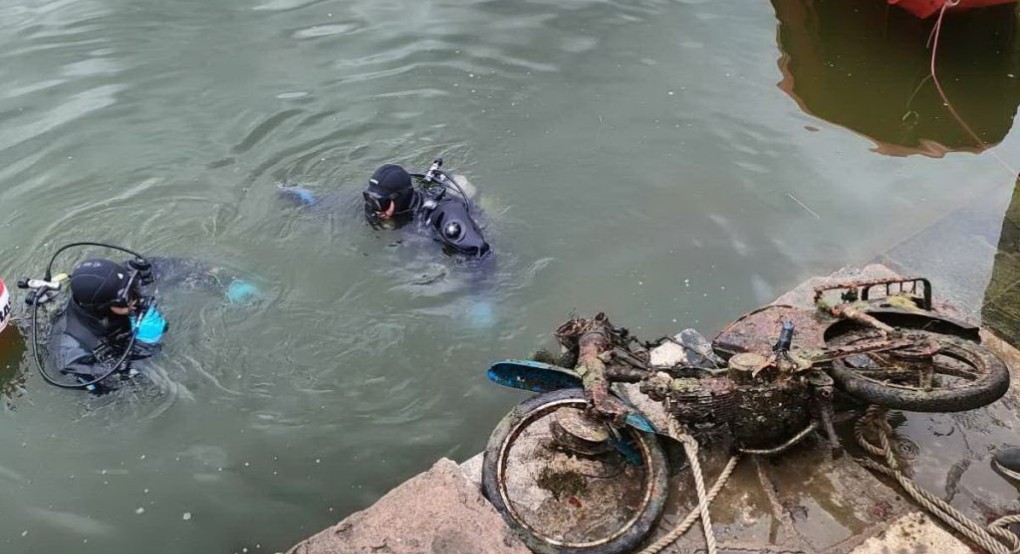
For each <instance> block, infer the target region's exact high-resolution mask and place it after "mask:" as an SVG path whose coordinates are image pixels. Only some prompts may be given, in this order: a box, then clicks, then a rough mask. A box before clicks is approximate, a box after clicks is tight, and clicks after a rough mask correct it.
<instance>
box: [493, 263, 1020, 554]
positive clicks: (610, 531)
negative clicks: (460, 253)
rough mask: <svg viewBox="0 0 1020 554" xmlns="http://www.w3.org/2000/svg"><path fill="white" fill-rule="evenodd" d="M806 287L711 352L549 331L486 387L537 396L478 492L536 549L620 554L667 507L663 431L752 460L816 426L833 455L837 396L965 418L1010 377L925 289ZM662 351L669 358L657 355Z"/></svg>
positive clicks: (609, 328) (739, 324)
mask: <svg viewBox="0 0 1020 554" xmlns="http://www.w3.org/2000/svg"><path fill="white" fill-rule="evenodd" d="M814 292H815V298H814V300H815V308H814V309H808V308H802V307H795V306H790V305H769V306H766V307H763V308H759V309H757V310H755V311H752V312H750V313H748V314H746V315H744V316H743V317H741V318H739V319H737V320H736V321H734V322H733V323H730V324H729V325H728V326H726V327H725V328H724V329H723V330H722V331H721V332H720V333H719V334H718V335H717V336H716V337H715V339H714V340H712V341H711V342H710V343H709V342H708V341H707V340H706V339H704V338H703V337H701V336H700V335H698V334H697V332H696V331H693V330H686V331H684V332H682V333H680V334H679V335H677V336H676V337H665V338H663V339H660V340H659V341H655V342H650V343H642V342H641V341H639V340H637V339H636V338H635V337H633V336H632V335H631V334H630V333H629V332H628V331H627V330H626V329H624V328H621V327H615V326H613V325H612V324H611V323H610V322H609V319H608V318H607V317H606V316H605V315H604V314H598V315H597V316H595V317H593V318H590V319H584V318H579V317H574V318H572V319H570V320H569V321H567V322H566V323H564V324H563V325H561V326H560V327H559V328H558V329H557V331H556V333H555V334H556V338H557V340H558V342H559V343H560V345H561V346H562V347H563V351H564V355H563V356H562V357H561V360H560V361H559V363H558V364H556V365H553V364H547V363H541V362H537V361H534V360H504V361H502V362H498V363H496V364H493V365H492V366H491V367H490V369H489V371H488V376H489V378H490V379H491V380H492V381H494V382H496V383H498V384H501V385H505V386H509V387H514V388H519V389H524V390H528V391H531V392H537V393H540V394H538V395H536V396H533V397H531V398H529V399H527V400H525V401H524V402H522V403H521V404H519V405H517V406H516V407H514V408H513V410H512V411H511V412H510V413H509V414H507V415H506V416H505V417H504V418H503V419H502V421H501V422H500V423H499V425H498V426H497V427H496V429H495V430H494V431H493V432H492V434H491V436H490V439H489V441H488V445H487V448H486V451H485V453H484V456H483V465H482V485H483V489H484V492H485V494H486V496H487V497H488V498H489V500H490V501H491V502H492V504H493V505H494V506H495V507H496V509H497V510H498V511H499V512H500V513H501V514H502V515H503V517H504V519H505V520H506V521H507V523H508V524H509V525H510V527H511V529H513V530H514V531H515V532H516V533H517V534H518V535H519V536H520V537H521V538H522V539H523V540H524V541H525V543H526V544H527V545H528V546H529V547H530V548H531V549H532V550H534V551H535V552H539V553H543V554H564V553H570V554H615V553H620V552H628V551H630V550H632V549H633V548H635V547H636V546H637V545H639V544H640V543H641V541H642V540H644V539H645V537H646V536H647V535H648V534H649V533H650V531H651V530H652V528H653V526H654V525H655V523H656V521H657V520H658V518H659V517H660V516H661V514H662V512H663V510H664V506H665V501H666V497H667V493H666V491H667V479H668V477H669V471H670V463H669V461H668V460H667V453H666V451H665V450H664V448H663V445H662V444H661V443H660V439H659V436H660V435H668V434H669V430H667V429H666V428H664V427H667V426H673V425H676V426H679V428H681V429H683V431H684V432H685V433H688V434H690V435H692V436H694V437H696V438H697V439H698V440H699V442H701V443H702V444H713V445H720V444H721V445H723V446H722V447H723V448H728V449H730V450H733V451H738V452H743V453H750V454H760V455H775V454H779V453H781V452H783V451H785V450H787V449H788V448H790V447H792V446H793V445H795V444H797V443H799V442H801V441H802V440H803V439H805V438H806V437H808V436H811V435H813V434H815V432H816V431H821V432H822V433H823V434H824V436H825V438H826V439H827V441H828V443H829V444H830V445H831V447H832V448H833V449H835V450H838V448H839V439H838V437H837V436H836V433H835V430H834V424H833V415H834V408H833V395H834V391H835V390H839V391H842V392H843V393H845V395H846V396H847V397H848V398H850V399H852V400H857V401H859V402H858V403H860V402H863V403H866V404H877V405H880V406H885V407H888V408H892V409H900V410H908V411H921V412H951V411H963V410H971V409H975V408H979V407H981V406H984V405H987V404H989V403H991V402H994V401H995V400H997V399H998V398H999V397H1001V396H1002V395H1003V394H1005V392H1006V389H1007V388H1008V386H1009V372H1008V370H1007V368H1006V366H1005V365H1004V364H1003V362H1002V361H1001V360H1000V359H999V358H998V357H996V356H995V355H994V354H993V353H991V352H990V351H989V350H988V349H987V348H985V347H984V346H982V345H981V344H980V336H979V333H978V331H979V329H978V328H977V327H976V326H973V325H970V324H967V323H964V322H961V321H958V320H955V319H953V318H949V317H945V316H943V315H941V314H939V313H937V312H935V311H934V310H933V308H932V289H931V283H930V282H929V281H928V280H927V279H923V278H891V279H874V280H857V281H847V282H841V283H836V284H832V285H827V286H823V287H819V288H816V289H815V291H814ZM660 347H664V348H661V349H660ZM671 350H672V351H673V357H672V359H666V360H665V361H663V359H661V358H663V356H658V357H659V358H660V359H656V358H657V355H658V354H659V353H661V352H662V351H666V353H667V354H668V353H669V351H671ZM666 358H669V356H666ZM564 366H565V367H564ZM566 367H572V368H573V369H572V370H571V369H566ZM635 389H636V390H635ZM642 398H643V400H641V401H640V402H639V401H638V400H639V399H642ZM642 402H643V403H644V404H642ZM648 403H658V404H659V405H660V406H661V407H662V408H664V410H662V411H663V414H664V417H665V418H666V421H667V422H668V423H667V424H663V423H662V422H661V420H660V421H659V423H658V425H656V424H653V422H652V419H653V418H651V416H650V413H651V412H650V410H648V409H647V405H648ZM638 405H642V406H644V407H643V408H638V407H637V406H638ZM674 465H677V463H676V462H674Z"/></svg>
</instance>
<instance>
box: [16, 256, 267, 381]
mask: <svg viewBox="0 0 1020 554" xmlns="http://www.w3.org/2000/svg"><path fill="white" fill-rule="evenodd" d="M76 246H102V247H106V248H111V249H114V250H118V251H122V252H125V253H128V254H131V255H133V256H134V258H132V259H131V260H129V261H127V262H126V263H123V264H121V263H117V262H114V261H112V260H108V259H102V258H92V259H88V260H85V261H84V262H82V263H80V264H79V265H78V266H77V267H76V268H75V270H74V272H73V273H72V274H71V275H70V277H68V276H67V275H65V274H60V275H57V276H55V277H54V276H53V273H52V268H53V261H54V260H55V259H56V257H57V255H59V254H60V253H61V252H63V251H64V250H67V249H68V248H71V247H76ZM222 273H223V272H221V271H220V270H219V269H218V268H215V267H210V266H207V265H205V264H202V263H199V262H196V261H192V260H183V259H178V258H149V259H147V258H145V257H142V256H141V255H140V254H137V253H135V252H133V251H131V250H127V249H124V248H121V247H118V246H113V245H107V244H101V243H74V244H70V245H67V246H64V247H62V248H61V249H59V250H58V251H57V253H56V254H54V256H53V258H52V259H51V260H50V264H49V266H48V267H47V269H46V277H44V278H43V279H25V280H22V281H21V282H19V283H18V285H19V287H20V288H27V289H31V290H30V292H29V293H28V297H27V298H26V302H27V303H28V304H29V305H30V306H32V317H31V322H32V350H33V356H34V357H35V361H36V363H37V365H38V369H39V371H40V373H41V375H42V376H43V378H44V379H45V380H46V381H47V382H49V383H51V384H53V385H56V386H59V387H62V388H83V389H87V390H90V391H93V392H100V393H101V392H106V391H107V390H110V389H113V388H116V386H115V385H114V384H113V383H112V380H108V378H109V377H111V376H114V375H121V376H123V377H130V376H132V375H133V374H134V373H135V371H134V369H133V368H132V366H131V362H133V361H137V360H141V359H144V358H148V357H150V356H152V355H154V354H155V353H156V352H158V351H159V350H160V348H161V346H162V340H163V335H164V333H165V332H166V331H167V329H168V325H167V322H166V320H165V319H163V315H162V314H161V313H160V311H159V309H158V308H157V306H156V304H157V302H156V297H155V295H156V290H155V285H156V283H159V284H160V285H161V286H171V287H175V288H180V287H181V286H187V287H189V288H192V289H194V288H208V289H214V290H224V289H225V290H226V297H227V299H228V300H229V301H230V302H240V301H245V300H247V299H249V298H250V297H252V296H256V295H257V292H258V291H257V288H256V287H255V286H254V285H253V284H251V283H248V282H246V281H243V280H240V279H234V278H229V277H227V276H225V275H223V274H222ZM65 281H66V282H67V283H68V286H69V288H70V292H71V293H70V295H69V296H70V297H69V298H68V299H67V301H66V303H64V305H63V306H62V307H61V308H60V309H59V310H58V311H57V313H56V316H55V318H54V320H53V325H52V327H51V329H50V333H49V338H48V340H47V346H48V348H47V351H48V354H49V356H48V357H47V359H46V360H45V362H44V361H43V359H42V357H41V356H40V355H39V349H38V346H37V344H38V336H37V333H38V331H37V329H38V320H39V315H38V311H39V306H41V305H44V304H47V303H48V302H50V301H52V300H54V299H56V298H57V297H58V296H59V294H60V290H61V288H62V286H63V283H64V282H65Z"/></svg>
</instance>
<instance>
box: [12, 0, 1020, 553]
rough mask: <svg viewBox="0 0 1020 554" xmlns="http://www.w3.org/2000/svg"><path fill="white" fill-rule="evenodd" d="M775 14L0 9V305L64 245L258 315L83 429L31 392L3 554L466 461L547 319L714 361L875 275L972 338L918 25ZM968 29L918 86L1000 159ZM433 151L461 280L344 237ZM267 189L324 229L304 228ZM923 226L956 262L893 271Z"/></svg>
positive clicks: (178, 541) (446, 264)
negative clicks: (180, 275) (679, 346)
mask: <svg viewBox="0 0 1020 554" xmlns="http://www.w3.org/2000/svg"><path fill="white" fill-rule="evenodd" d="M800 4H801V3H799V2H790V1H780V0H775V1H774V2H773V5H770V4H769V3H766V2H728V3H727V2H706V1H694V0H691V1H667V0H639V1H634V2H618V1H601V0H568V1H564V0H560V1H555V2H553V1H542V0H534V1H527V2H497V1H481V0H475V1H463V0H456V1H454V0H447V1H442V0H416V1H410V0H404V1H379V0H374V1H369V0H356V1H350V2H339V1H321V0H320V1H316V0H249V1H243V0H214V1H204V2H197V1H180V2H171V3H166V2H153V1H151V0H135V1H132V2H125V1H115V0H57V1H51V2H42V1H25V2H16V3H15V2H7V3H5V4H3V5H0V82H2V83H3V85H2V86H0V229H2V234H0V237H2V239H3V256H2V257H0V275H3V276H4V278H5V279H6V280H8V281H9V282H11V281H14V280H15V279H16V278H19V277H24V276H29V275H36V274H38V273H39V272H40V271H41V269H42V267H43V266H44V264H45V262H46V260H47V259H48V257H49V255H50V254H51V253H52V252H53V251H54V250H55V249H56V248H57V247H58V246H59V245H60V244H62V243H63V242H67V241H70V240H74V239H79V238H94V239H106V240H112V241H120V242H123V243H125V244H127V245H129V246H132V247H135V248H138V249H142V250H144V251H146V252H149V253H153V254H160V255H174V256H185V257H193V258H197V259H201V260H205V261H208V262H211V263H215V264H218V265H220V266H222V267H224V268H226V269H228V270H230V271H231V272H233V273H235V274H238V275H243V276H247V277H248V278H250V279H253V280H255V281H256V282H258V283H259V284H260V286H261V288H262V290H263V292H264V296H263V299H262V300H261V301H260V302H258V303H256V304H254V305H250V306H229V305H226V304H225V303H223V302H222V301H220V300H219V299H217V298H214V297H211V296H209V295H201V294H193V295H186V294H177V295H173V294H169V295H167V297H166V300H165V304H164V305H165V308H166V313H167V316H168V318H169V319H171V322H172V324H173V326H174V330H173V334H172V335H171V337H170V339H169V342H168V344H167V349H166V352H165V355H164V356H163V357H162V358H161V359H160V360H159V361H158V363H157V364H156V365H157V366H158V370H159V371H162V372H165V375H166V376H167V377H168V379H169V383H170V384H169V385H166V386H164V387H162V388H152V387H150V388H140V389H138V390H131V391H124V393H123V394H118V395H113V396H112V397H103V398H101V399H90V398H86V397H85V396H83V395H81V394H77V393H74V392H65V391H60V390H56V389H54V388H51V387H47V386H45V385H44V384H43V383H42V381H41V379H39V378H38V376H37V375H34V374H32V373H27V374H26V379H27V381H26V382H25V383H24V385H23V387H24V392H23V393H22V394H20V396H15V397H14V398H13V399H12V400H11V407H9V408H8V409H7V411H5V412H3V413H2V415H0V444H2V445H3V448H2V450H0V486H2V488H3V492H4V493H3V495H0V549H2V550H3V551H5V552H45V553H50V552H68V551H72V550H73V551H75V552H79V553H91V552H97V553H98V552H102V553H108V552H118V553H120V552H123V553H127V552H140V551H146V552H153V553H159V552H183V551H197V552H224V553H229V552H240V551H242V549H244V548H247V549H248V552H258V551H264V552H269V551H275V550H281V549H284V548H286V547H287V546H289V545H290V544H292V543H294V542H296V541H297V540H298V539H300V538H301V537H303V536H304V535H306V534H309V533H311V532H314V531H317V530H318V529H320V528H322V527H324V526H326V525H328V524H329V523H332V522H334V521H336V520H337V519H339V518H340V517H342V516H343V515H345V514H348V513H350V512H352V511H354V510H357V509H360V508H363V507H365V506H367V505H369V504H370V503H371V502H372V501H374V500H375V499H377V498H378V497H379V496H380V495H381V494H383V493H384V492H385V491H387V490H388V489H389V488H390V487H392V486H394V485H395V484H397V483H399V482H400V481H401V480H403V479H405V478H407V477H409V476H410V475H413V474H415V473H417V472H419V471H422V470H424V469H426V468H427V467H428V466H429V465H430V464H431V463H432V461H433V460H434V459H435V458H437V457H439V456H449V457H453V458H455V459H462V458H465V457H467V456H469V455H471V454H473V453H475V452H476V451H478V450H479V449H480V448H481V447H482V445H483V444H484V441H485V439H486V436H487V434H488V432H489V430H490V429H491V427H492V426H493V425H494V424H495V422H496V421H497V420H498V418H499V417H500V416H501V415H502V413H504V412H505V410H506V409H507V408H508V407H509V406H510V405H512V404H513V403H514V402H515V401H517V400H518V397H517V396H516V395H514V394H510V393H507V392H506V391H503V390H498V389H497V387H495V386H494V385H490V384H489V383H487V381H486V380H485V378H484V369H485V368H486V366H487V364H488V363H489V362H491V361H493V360H496V359H499V358H501V357H507V356H521V355H525V354H527V353H529V352H530V351H532V350H533V349H534V348H536V347H538V346H543V345H547V344H548V343H547V339H546V337H547V336H548V333H549V331H551V330H552V328H553V326H554V325H555V324H556V323H557V322H558V321H560V320H561V319H562V318H563V317H564V316H565V315H566V314H567V313H568V312H569V311H570V310H574V309H576V310H578V311H581V312H590V311H594V310H600V309H604V310H607V311H609V312H610V313H612V314H613V317H614V321H618V322H621V323H625V324H627V325H629V326H631V327H632V328H635V330H636V331H638V332H640V333H642V334H644V335H648V336H657V335H661V334H664V333H666V332H669V331H673V330H676V329H678V328H679V327H681V326H686V325H691V326H696V327H698V328H700V329H702V330H703V331H704V332H705V333H706V334H710V333H713V332H714V331H715V330H717V329H718V328H720V326H721V325H722V324H724V323H725V322H727V321H729V320H731V319H733V318H735V317H736V316H738V315H739V314H740V313H742V312H744V311H747V310H749V309H751V308H754V307H756V306H757V305H759V304H760V303H763V302H766V301H769V300H771V299H772V298H773V297H774V296H776V295H778V294H779V293H780V292H782V291H784V290H785V289H787V288H789V287H790V286H792V285H794V284H796V283H797V282H798V281H800V280H801V279H803V278H805V277H808V276H810V275H814V274H819V273H828V272H830V271H832V270H834V269H836V268H838V267H840V266H841V265H845V264H860V263H864V262H867V261H869V260H873V259H876V258H881V257H882V256H884V255H885V256H887V258H888V259H889V260H891V261H894V262H899V263H900V265H901V266H902V267H908V268H910V267H916V268H922V269H923V268H926V267H927V266H925V263H929V262H930V260H938V259H939V257H940V256H941V257H943V258H942V259H945V260H946V261H945V262H944V263H941V264H932V263H929V265H934V267H935V269H939V268H942V269H943V270H944V271H943V274H942V275H936V278H938V279H942V281H940V282H939V283H940V284H942V289H943V290H945V291H947V292H950V293H953V294H954V295H955V296H957V297H960V298H963V299H964V300H963V302H964V303H969V306H970V307H971V308H972V309H973V311H975V312H979V311H980V310H981V307H982V306H983V305H984V290H985V287H986V286H988V283H989V282H990V280H991V279H992V274H993V266H994V267H995V269H996V271H998V270H999V267H1002V266H1001V264H1000V265H995V264H996V260H997V259H998V258H996V249H995V245H997V244H998V243H999V239H1000V235H1001V236H1003V237H1006V236H1013V235H1012V234H1009V235H1007V233H1006V232H1005V231H1004V229H1005V228H1004V224H1003V214H1004V213H1005V211H1006V207H1007V206H1008V205H1009V203H1010V198H1011V196H1012V194H1013V190H1014V177H1013V176H1012V175H1010V174H1009V173H1008V172H1007V171H1005V170H1004V169H1003V167H1002V166H1001V165H1000V164H999V163H998V162H997V161H996V160H995V159H994V158H993V157H992V156H991V155H990V154H989V153H985V154H981V155H975V154H974V151H975V150H977V149H978V148H977V144H976V143H975V142H973V141H971V139H970V137H969V136H968V135H966V134H964V133H961V132H960V129H959V128H958V126H956V125H955V122H954V121H953V120H951V119H949V118H948V117H949V116H948V115H947V114H946V112H945V110H943V109H941V108H942V106H941V103H940V101H939V99H938V98H937V96H935V95H934V93H933V90H932V87H931V83H930V82H926V81H925V75H926V64H927V58H926V56H927V54H926V52H925V51H924V42H925V40H926V38H927V29H926V28H925V27H923V26H918V25H915V24H913V23H911V22H909V21H908V20H906V19H905V18H900V17H897V16H896V15H895V12H893V13H891V14H889V13H886V10H885V8H884V7H883V5H882V4H881V3H880V2H876V4H877V7H875V8H871V7H868V6H867V3H866V2H859V3H858V2H855V3H853V4H854V5H856V4H861V6H859V7H854V8H852V9H848V8H845V7H843V8H841V7H840V6H838V5H837V4H840V3H837V2H814V3H812V6H813V7H812V8H810V9H805V8H804V7H802V6H800ZM805 4H807V3H805ZM992 15H993V17H994V20H995V23H994V24H982V21H980V20H977V21H976V22H975V21H974V20H972V19H966V20H961V22H960V23H959V24H958V25H956V27H957V28H956V29H953V28H952V27H953V26H952V25H951V26H950V29H947V34H946V37H947V38H946V39H945V40H944V41H943V42H942V44H941V45H940V53H942V54H940V55H944V56H945V63H944V64H943V65H940V67H939V72H940V77H941V78H942V80H943V82H944V85H945V88H946V90H947V93H949V94H950V95H951V96H952V97H953V98H954V102H955V104H956V105H957V108H958V109H959V111H960V112H961V113H962V114H963V115H964V116H965V117H966V118H967V119H968V121H970V122H971V123H972V125H973V126H974V127H975V130H976V132H977V133H978V134H979V135H980V138H981V140H982V142H986V143H988V144H995V145H996V146H995V147H994V149H995V152H997V153H998V154H999V155H1000V156H1001V157H1002V158H1003V159H1004V160H1006V161H1007V162H1009V163H1020V134H1018V132H1017V131H1016V130H1014V129H1013V128H1012V119H1013V115H1014V113H1015V112H1016V108H1017V104H1018V103H1020V97H1018V90H1017V84H1016V76H1017V75H1020V69H1018V68H1017V67H1016V66H1017V56H1018V53H1020V49H1018V48H1017V46H1016V41H1015V40H1014V35H1015V29H1014V25H1013V24H1012V23H1013V20H1014V18H1012V16H1011V12H1009V11H1008V10H1007V11H999V12H995V13H993V14H992ZM777 16H778V17H777ZM986 17H987V16H986ZM987 21H988V20H987V19H986V22H987ZM878 25H881V26H882V32H881V33H877V34H876V31H875V29H876V26H878ZM999 26H1001V28H999ZM888 52H893V53H891V54H889V55H883V54H884V53H888ZM780 83H782V86H777V85H779V84H780ZM939 145H942V146H939ZM947 148H948V150H950V152H949V153H946V150H947ZM955 150H963V151H962V152H953V151H955ZM925 154H927V155H925ZM942 154H945V155H943V156H942V157H934V156H933V155H942ZM435 155H443V156H444V157H445V158H446V160H447V165H448V166H449V167H451V168H455V169H456V170H458V172H459V173H462V174H464V175H466V176H467V177H468V178H469V179H470V180H471V181H472V182H473V183H474V184H475V185H476V186H477V187H478V188H479V189H481V191H482V196H481V201H480V202H481V206H482V207H483V208H484V210H485V214H486V217H485V219H486V225H487V234H488V235H489V237H490V239H491V242H492V243H493V245H494V247H495V248H496V250H497V251H498V256H497V258H496V263H495V265H494V267H490V268H488V269H487V270H485V271H484V272H481V273H479V272H476V271H472V270H470V269H467V268H464V267H461V266H459V265H458V264H456V263H454V262H453V261H451V260H449V259H445V258H442V257H441V256H438V254H437V250H436V249H435V248H434V247H432V245H431V244H429V243H428V241H426V240H423V239H414V238H409V237H404V238H405V239H406V240H404V241H402V242H396V239H397V238H398V237H397V236H394V235H380V234H377V233H374V232H372V231H371V230H369V229H368V228H367V227H366V226H365V225H364V224H363V223H362V222H361V221H360V219H359V217H358V206H357V192H358V190H359V188H360V186H361V185H362V183H363V182H364V180H365V179H366V177H367V175H368V174H370V173H371V171H372V170H373V169H374V168H375V167H376V166H377V165H379V164H380V163H383V162H387V161H395V162H398V163H403V164H406V165H409V166H414V167H422V166H424V165H425V164H427V163H428V162H429V161H430V160H431V158H432V157H433V156H435ZM281 184H302V185H305V186H308V187H309V188H312V189H314V190H315V191H317V192H322V193H329V192H332V193H337V194H339V195H340V196H339V197H340V198H341V201H340V202H339V203H338V204H337V205H336V206H335V207H334V208H333V209H332V210H330V211H329V212H328V213H319V214H315V213H302V212H301V211H299V210H296V209H294V208H291V207H287V206H284V205H282V204H281V203H280V202H279V201H278V199H277V198H276V195H275V194H276V188H277V186H278V185H281ZM961 208H964V211H963V212H961V211H960V209H961ZM966 210H970V211H966ZM961 213H962V214H963V215H959V214H961ZM954 214H956V215H954ZM975 214H977V215H975ZM947 217H948V219H947ZM1008 221H1011V220H1008ZM947 222H948V223H947ZM953 222H961V223H960V225H959V229H960V230H958V231H952V230H950V231H948V232H949V233H951V236H953V237H968V238H975V237H976V238H975V240H980V241H983V242H982V244H987V245H988V248H984V247H981V248H976V247H971V246H968V244H970V243H964V244H963V245H962V246H959V249H958V251H957V250H950V249H948V246H947V243H945V242H936V243H934V245H932V244H931V243H929V245H928V246H923V245H918V246H917V247H911V248H907V247H905V246H904V245H908V246H909V245H910V244H911V243H910V241H911V240H912V238H914V237H916V236H918V233H919V232H921V231H922V230H924V229H929V228H931V226H932V225H933V224H942V225H951V224H953ZM953 229H955V227H954V228H953ZM1003 240H1005V239H1003ZM1010 240H1013V239H1010ZM1013 242H1015V240H1013ZM1010 244H1012V242H1011V243H1010ZM949 246H954V247H955V246H956V243H953V244H952V245H949ZM1014 246H1015V244H1014ZM943 247H945V248H943ZM926 249H927V250H926ZM1013 255H1014V256H1015V255H1016V254H1015V250H1014V253H1013ZM949 256H953V257H952V258H949V259H947V258H948V257H949ZM961 256H965V257H966V258H965V261H962V260H963V259H962V258H961ZM1000 257H1001V256H1000ZM1018 259H1020V258H1018ZM912 260H913V261H912ZM947 268H951V269H952V270H951V271H950V270H949V269H947ZM937 286H938V285H937ZM1007 288H1008V287H1007ZM936 290H937V291H938V290H939V289H936ZM996 290H998V289H996ZM1004 290H1005V289H1004ZM997 298H998V296H997ZM1001 304H1002V305H1005V306H1009V305H1010V304H1009V303H1008V302H1002V303H1001ZM1013 305H1015V304H1013ZM1009 309H1012V308H1009ZM1010 313H1012V312H1010ZM17 357H18V355H17V354H15V356H14V358H15V359H14V361H13V362H5V363H6V364H10V365H12V366H13V367H11V368H9V369H4V371H6V372H7V375H10V374H11V373H17V372H29V371H30V369H31V368H30V366H29V365H28V364H27V361H21V362H19V361H18V360H17Z"/></svg>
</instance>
